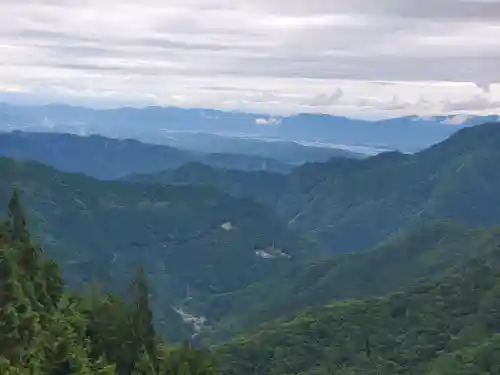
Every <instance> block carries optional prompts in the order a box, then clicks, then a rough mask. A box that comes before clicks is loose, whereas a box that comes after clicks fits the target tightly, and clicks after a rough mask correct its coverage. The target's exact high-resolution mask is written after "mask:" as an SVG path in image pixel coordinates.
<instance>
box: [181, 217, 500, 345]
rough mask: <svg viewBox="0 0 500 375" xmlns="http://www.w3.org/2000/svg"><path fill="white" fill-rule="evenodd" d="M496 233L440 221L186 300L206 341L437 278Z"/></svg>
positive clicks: (483, 248) (499, 234) (499, 232)
mask: <svg viewBox="0 0 500 375" xmlns="http://www.w3.org/2000/svg"><path fill="white" fill-rule="evenodd" d="M496 238H500V229H495V230H484V229H470V228H467V227H465V226H463V225H460V224H457V223H453V222H441V223H434V224H429V225H425V226H423V227H421V228H417V229H413V230H411V231H409V232H408V233H402V234H399V235H396V236H394V238H391V239H390V240H388V241H386V242H385V243H383V244H381V245H379V246H377V247H376V248H375V249H373V250H370V251H367V252H363V253H357V254H343V255H339V256H336V257H334V258H332V259H327V260H322V261H314V262H304V263H300V264H297V265H295V266H294V267H293V268H292V269H290V270H287V271H285V272H282V273H279V274H276V275H273V276H272V277H269V278H267V279H265V280H263V281H260V282H257V283H254V284H252V285H250V286H248V287H246V288H244V289H242V290H240V291H236V292H234V293H231V294H219V295H211V296H208V297H207V298H206V299H203V298H200V299H198V300H196V301H188V303H187V306H186V308H187V309H188V310H193V311H203V313H204V315H205V316H206V317H207V318H208V321H209V323H208V326H207V329H206V330H205V331H204V332H203V336H204V338H206V340H207V341H210V342H214V341H221V340H225V339H228V338H231V337H233V336H234V335H235V334H236V333H242V332H247V331H251V330H253V329H255V327H256V326H258V325H260V324H261V323H262V322H266V321H269V320H273V319H277V318H281V317H291V316H293V315H295V314H297V313H298V312H300V311H301V310H304V309H307V308H310V307H313V306H322V305H324V304H327V303H329V302H331V301H334V300H345V299H352V298H364V297H373V296H384V295H387V294H389V293H393V292H396V291H401V290H404V289H405V288H407V287H409V286H410V285H412V284H414V283H415V282H417V281H418V280H419V279H422V278H428V279H434V278H439V277H441V276H442V275H443V274H445V273H446V272H448V271H449V270H450V269H452V268H453V267H456V266H458V265H460V264H464V263H465V262H467V261H469V260H470V259H471V258H473V257H477V256H478V255H480V254H482V253H483V252H485V251H486V252H488V251H490V248H491V246H490V243H491V242H492V241H493V242H494V241H495V239H496Z"/></svg>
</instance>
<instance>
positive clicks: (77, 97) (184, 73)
mask: <svg viewBox="0 0 500 375" xmlns="http://www.w3.org/2000/svg"><path fill="white" fill-rule="evenodd" d="M0 21H2V22H1V25H2V26H1V27H0V51H1V53H2V56H3V67H2V70H1V71H0V82H1V83H0V100H1V101H25V102H26V103H37V102H52V103H63V104H72V105H75V104H77V105H83V106H92V107H96V106H98V107H103V106H104V107H106V106H108V107H109V106H114V107H117V106H147V105H158V106H172V107H180V108H186V107H189V108H207V109H220V110H229V111H234V110H236V111H242V112H253V113H266V114H270V115H289V114H295V113H324V114H332V115H339V116H347V117H351V118H364V119H379V118H391V117H399V116H405V115H420V116H428V115H444V114H448V113H469V114H499V113H500V71H499V70H498V66H499V63H500V23H499V21H500V1H499V0H440V1H439V2H436V1H431V0H425V1H421V2H419V3H418V4H417V3H415V2H414V1H412V0H382V1H377V2H374V1H372V0H354V1H353V0H350V1H346V0H337V1H327V0H312V1H307V2H305V1H302V0H300V1H299V0H297V1H287V2H286V3H284V2H283V1H281V0H266V1H262V0H255V1H239V2H234V1H228V0H204V1H201V0H183V1H180V0H171V1H169V2H168V4H167V3H165V2H161V1H156V0H146V1H142V2H141V3H140V4H139V3H136V2H133V1H130V0H125V1H123V0H122V1H117V0H100V1H97V0H89V1H86V2H76V1H65V2H61V1H52V0H33V1H26V2H22V3H19V2H18V1H14V0H5V1H2V2H1V4H0ZM9 98H10V100H9Z"/></svg>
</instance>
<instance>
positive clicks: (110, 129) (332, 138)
mask: <svg viewBox="0 0 500 375" xmlns="http://www.w3.org/2000/svg"><path fill="white" fill-rule="evenodd" d="M498 120H499V116H498V115H491V116H467V115H449V116H433V117H428V118H422V117H419V116H405V117H398V118H394V119H387V120H380V121H365V120H358V119H350V118H345V117H339V116H330V115H324V114H298V115H292V116H288V117H278V118H274V117H270V116H267V115H259V114H249V113H241V112H224V111H218V110H208V109H197V108H193V109H184V108H162V107H146V108H116V109H100V110H98V109H91V108H83V107H74V106H67V105H46V106H13V105H7V104H1V103H0V129H5V130H23V131H30V132H45V131H56V132H60V133H74V134H84V135H88V134H101V135H104V136H107V137H110V138H135V139H139V140H141V141H143V142H148V143H154V144H156V143H160V144H169V145H172V146H174V147H181V148H184V147H185V145H190V146H191V147H192V146H194V147H195V148H196V149H197V148H198V147H200V149H206V147H207V139H210V140H211V141H210V142H212V143H214V142H213V141H214V140H217V139H218V141H219V142H215V143H217V144H218V145H221V144H222V143H224V142H221V141H223V140H222V139H220V138H214V137H213V136H210V135H208V134H222V135H225V136H230V137H237V136H238V137H239V136H242V135H243V136H247V137H251V138H268V139H275V140H276V139H280V140H287V141H308V142H315V143H317V142H319V143H330V144H340V145H349V146H358V147H368V148H385V149H391V150H393V149H397V150H401V151H403V152H414V151H417V150H421V149H423V148H426V147H429V146H431V145H432V144H435V143H438V142H441V141H443V140H444V139H446V138H448V137H449V136H451V135H452V134H454V133H455V132H456V131H457V130H459V129H462V128H464V127H469V126H473V125H478V124H482V123H485V122H491V121H498ZM200 133H203V134H202V135H201V137H198V134H200ZM185 135H186V136H187V137H185ZM193 135H194V136H193ZM224 147H225V146H224ZM227 147H229V148H233V147H234V144H232V143H229V144H228V146H227ZM212 150H213V149H212ZM212 152H213V151H212ZM218 152H220V151H218ZM223 152H224V153H227V152H229V153H233V151H228V149H227V148H225V151H223ZM238 153H239V152H238Z"/></svg>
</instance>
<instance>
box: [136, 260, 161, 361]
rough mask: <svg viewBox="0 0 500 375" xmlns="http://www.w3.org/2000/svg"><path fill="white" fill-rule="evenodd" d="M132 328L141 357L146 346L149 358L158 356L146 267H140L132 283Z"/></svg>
mask: <svg viewBox="0 0 500 375" xmlns="http://www.w3.org/2000/svg"><path fill="white" fill-rule="evenodd" d="M132 299H133V301H132V313H131V320H132V322H131V323H132V330H133V340H134V351H135V353H137V357H136V358H139V356H140V353H141V351H142V349H143V348H144V349H145V351H146V353H147V354H148V356H149V358H156V353H155V351H156V350H155V346H156V334H155V329H154V325H153V313H152V311H151V308H150V306H149V286H148V281H147V276H146V274H145V272H144V268H142V267H139V268H138V269H137V271H136V275H135V277H134V280H133V283H132Z"/></svg>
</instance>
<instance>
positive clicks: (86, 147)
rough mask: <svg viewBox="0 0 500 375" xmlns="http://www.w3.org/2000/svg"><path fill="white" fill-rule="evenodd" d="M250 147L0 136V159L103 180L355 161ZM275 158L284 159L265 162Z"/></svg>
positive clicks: (308, 150) (327, 153)
mask: <svg viewBox="0 0 500 375" xmlns="http://www.w3.org/2000/svg"><path fill="white" fill-rule="evenodd" d="M242 142H243V143H245V142H244V141H242ZM251 147H253V148H255V154H254V155H252V154H251V150H247V151H248V152H247V153H246V154H228V153H207V154H202V153H196V152H191V151H188V150H181V149H177V148H173V147H170V146H165V145H154V144H146V143H142V142H140V141H138V140H135V139H122V140H120V139H111V138H105V137H103V136H100V135H90V136H77V135H74V134H60V133H25V132H20V131H14V132H9V133H1V132H0V156H5V157H11V158H15V159H19V160H33V161H38V162H41V163H44V164H47V165H51V166H53V167H55V168H57V169H59V170H61V171H66V172H75V173H84V174H86V175H88V176H91V177H95V178H99V179H106V180H109V179H119V178H123V177H125V176H128V175H131V174H137V173H150V172H156V171H162V170H166V169H176V168H179V167H181V166H183V165H186V164H188V163H193V162H198V163H202V164H204V165H207V166H213V167H216V168H221V169H235V170H245V171H260V170H264V171H270V172H276V173H288V172H290V171H291V170H292V169H293V168H294V167H295V166H296V165H295V164H294V163H292V162H293V161H294V160H295V161H298V160H300V158H301V157H302V158H305V160H303V161H304V162H305V161H308V160H310V159H312V160H328V159H329V158H331V157H335V156H338V157H359V156H358V155H356V154H354V153H349V152H341V151H336V150H332V149H321V148H314V147H304V146H298V145H297V146H295V145H293V144H291V145H288V144H286V145H268V144H267V143H266V142H255V141H254V142H251V145H250V148H251ZM241 148H242V147H240V149H241ZM274 149H275V150H274ZM266 150H268V152H267V154H268V156H259V155H258V154H257V152H258V151H261V152H262V153H263V154H265V153H266ZM207 151H208V149H207ZM235 151H238V150H237V149H236V150H235ZM294 151H296V154H295V153H294ZM273 155H276V156H277V157H279V158H282V160H278V159H274V158H272V157H269V156H273ZM287 155H290V156H289V157H288V156H287Z"/></svg>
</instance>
